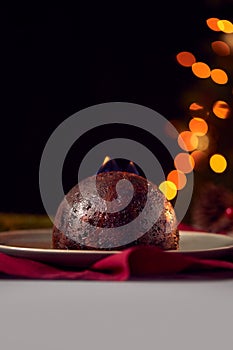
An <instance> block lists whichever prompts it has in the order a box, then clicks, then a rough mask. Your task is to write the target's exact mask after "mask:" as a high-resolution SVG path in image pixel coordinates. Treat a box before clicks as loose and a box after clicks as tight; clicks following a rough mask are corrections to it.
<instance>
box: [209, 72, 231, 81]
mask: <svg viewBox="0 0 233 350" xmlns="http://www.w3.org/2000/svg"><path fill="white" fill-rule="evenodd" d="M210 76H211V79H212V80H213V81H214V82H215V83H217V84H226V83H227V82H228V76H227V74H226V73H225V72H224V70H222V69H213V70H212V71H211V73H210Z"/></svg>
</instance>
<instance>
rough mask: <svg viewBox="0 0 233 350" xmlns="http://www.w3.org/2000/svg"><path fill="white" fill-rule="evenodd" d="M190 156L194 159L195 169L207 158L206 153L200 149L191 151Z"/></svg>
mask: <svg viewBox="0 0 233 350" xmlns="http://www.w3.org/2000/svg"><path fill="white" fill-rule="evenodd" d="M191 156H192V158H193V159H194V162H195V165H194V168H195V169H196V168H198V167H199V166H200V164H201V163H202V162H203V161H206V160H207V154H206V153H205V152H202V151H199V150H197V151H193V152H192V153H191Z"/></svg>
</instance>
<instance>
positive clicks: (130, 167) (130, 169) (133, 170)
mask: <svg viewBox="0 0 233 350" xmlns="http://www.w3.org/2000/svg"><path fill="white" fill-rule="evenodd" d="M126 171H128V172H130V173H134V174H137V175H139V172H138V171H137V168H136V166H135V164H134V162H132V161H130V162H129V165H128V167H127V169H126Z"/></svg>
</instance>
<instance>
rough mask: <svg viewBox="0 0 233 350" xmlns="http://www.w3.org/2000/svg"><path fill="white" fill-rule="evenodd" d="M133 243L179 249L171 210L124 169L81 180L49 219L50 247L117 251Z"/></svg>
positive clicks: (155, 191)
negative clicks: (51, 228) (51, 227)
mask: <svg viewBox="0 0 233 350" xmlns="http://www.w3.org/2000/svg"><path fill="white" fill-rule="evenodd" d="M134 245H150V246H157V247H159V248H161V249H164V250H171V249H172V250H176V249H178V247H179V231H178V228H177V220H176V215H175V211H174V208H173V206H172V204H171V203H170V201H168V200H167V199H166V197H165V196H164V194H163V193H162V192H161V191H160V190H159V189H158V187H157V186H156V185H155V184H153V183H152V182H150V181H148V180H147V179H146V178H144V177H142V176H140V175H137V174H133V173H130V172H126V171H109V172H103V173H99V174H97V175H94V176H90V177H87V178H86V179H84V180H81V181H80V182H79V183H78V184H77V185H76V186H74V187H73V188H72V189H71V190H70V191H69V192H68V193H67V195H66V196H65V197H64V199H63V201H62V202H61V204H60V206H59V208H58V210H57V213H56V215H55V219H54V226H53V232H52V246H53V248H54V249H72V250H122V249H124V248H127V247H130V246H134Z"/></svg>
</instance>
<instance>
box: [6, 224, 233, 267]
mask: <svg viewBox="0 0 233 350" xmlns="http://www.w3.org/2000/svg"><path fill="white" fill-rule="evenodd" d="M51 241H52V230H51V229H34V230H17V231H6V232H0V252H2V253H5V254H8V255H12V256H16V257H24V258H28V259H33V260H37V261H41V262H44V263H50V264H54V265H60V266H73V267H76V268H77V267H78V268H80V269H82V268H85V267H88V266H90V265H91V264H92V263H94V262H96V261H97V260H99V259H101V258H103V257H106V256H108V255H111V254H120V251H94V250H92V251H91V250H89V251H85V250H83V251H82V250H59V249H52V247H51ZM168 252H175V253H177V254H188V255H191V256H196V257H201V258H208V259H232V260H233V237H229V236H225V235H221V234H214V233H207V232H192V231H180V248H179V250H176V251H174V250H171V251H168Z"/></svg>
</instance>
